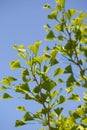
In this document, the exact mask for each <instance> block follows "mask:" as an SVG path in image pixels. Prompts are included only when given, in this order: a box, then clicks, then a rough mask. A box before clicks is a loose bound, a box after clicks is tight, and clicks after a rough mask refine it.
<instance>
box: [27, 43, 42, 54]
mask: <svg viewBox="0 0 87 130" xmlns="http://www.w3.org/2000/svg"><path fill="white" fill-rule="evenodd" d="M41 42H42V41H41V40H38V41H36V42H35V43H34V45H30V46H28V48H29V49H30V50H32V52H33V53H34V54H35V55H37V53H38V50H39V47H40V44H41Z"/></svg>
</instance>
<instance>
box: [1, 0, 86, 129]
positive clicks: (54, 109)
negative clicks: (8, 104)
mask: <svg viewBox="0 0 87 130" xmlns="http://www.w3.org/2000/svg"><path fill="white" fill-rule="evenodd" d="M55 2H56V5H55V7H51V5H49V4H45V5H44V6H43V8H45V9H48V10H50V11H51V10H52V11H51V13H50V14H48V19H49V20H52V21H53V22H54V25H52V26H51V24H48V23H47V24H46V25H44V28H45V29H46V32H47V35H46V38H45V40H48V41H51V42H53V46H52V47H51V46H45V47H44V50H43V54H41V55H40V53H38V52H39V48H40V47H41V43H42V41H40V40H38V41H36V42H35V43H34V45H29V46H28V48H27V49H26V48H25V46H24V45H23V44H21V45H19V46H18V45H14V46H13V48H14V49H15V50H16V51H17V52H18V56H19V58H18V59H17V60H13V61H11V63H10V68H11V69H12V70H16V69H20V71H21V74H20V73H19V75H21V82H19V81H18V79H17V77H16V78H15V76H14V77H13V76H8V77H5V78H3V79H2V80H1V84H2V85H1V87H0V90H1V91H4V94H3V95H2V97H1V100H3V99H10V98H14V96H13V95H11V93H8V92H6V91H7V90H8V89H9V88H10V89H12V90H13V91H15V93H20V97H21V96H22V98H23V99H25V100H27V101H30V100H31V101H35V102H36V103H38V104H40V105H41V108H39V110H38V111H36V113H32V112H30V111H29V110H27V109H26V106H21V105H20V104H19V106H18V107H17V110H19V111H23V112H24V116H23V118H22V119H20V120H16V123H15V127H19V126H22V125H26V124H28V123H30V122H32V121H33V122H37V123H41V124H42V128H41V130H87V63H86V62H87V21H86V20H87V19H86V18H87V14H86V13H84V12H83V11H82V10H81V11H78V10H76V9H68V10H67V9H66V8H65V3H66V1H65V0H55ZM43 42H44V41H43ZM21 58H22V59H24V61H25V66H23V65H24V64H23V65H22V62H21ZM78 89H79V91H80V90H82V89H83V90H84V91H83V94H82V95H80V94H81V93H78V92H77V90H78ZM69 102H71V103H72V102H79V104H80V105H77V106H76V108H75V109H74V110H72V109H71V108H70V110H69V109H68V114H67V115H66V114H65V113H66V111H65V107H64V104H65V105H67V104H68V103H69ZM77 104H78V103H77Z"/></svg>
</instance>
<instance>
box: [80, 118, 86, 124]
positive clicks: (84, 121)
mask: <svg viewBox="0 0 87 130" xmlns="http://www.w3.org/2000/svg"><path fill="white" fill-rule="evenodd" d="M81 121H82V122H83V123H85V124H86V125H87V117H85V118H83V119H82V120H81Z"/></svg>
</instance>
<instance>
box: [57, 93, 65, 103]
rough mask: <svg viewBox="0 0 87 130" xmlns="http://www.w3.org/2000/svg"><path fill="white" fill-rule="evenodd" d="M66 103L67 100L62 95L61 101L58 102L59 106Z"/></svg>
mask: <svg viewBox="0 0 87 130" xmlns="http://www.w3.org/2000/svg"><path fill="white" fill-rule="evenodd" d="M64 102H66V98H65V97H64V96H62V95H61V96H60V98H59V100H58V104H62V103H64Z"/></svg>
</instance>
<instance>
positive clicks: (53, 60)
mask: <svg viewBox="0 0 87 130" xmlns="http://www.w3.org/2000/svg"><path fill="white" fill-rule="evenodd" d="M58 63H59V62H58V60H57V59H56V58H55V59H54V58H53V57H52V58H51V59H50V66H53V65H56V64H58Z"/></svg>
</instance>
